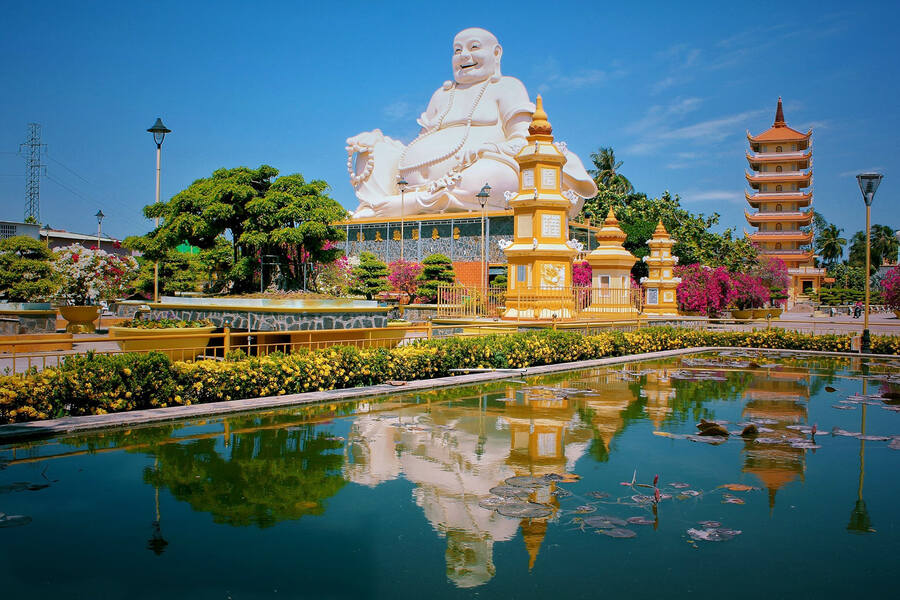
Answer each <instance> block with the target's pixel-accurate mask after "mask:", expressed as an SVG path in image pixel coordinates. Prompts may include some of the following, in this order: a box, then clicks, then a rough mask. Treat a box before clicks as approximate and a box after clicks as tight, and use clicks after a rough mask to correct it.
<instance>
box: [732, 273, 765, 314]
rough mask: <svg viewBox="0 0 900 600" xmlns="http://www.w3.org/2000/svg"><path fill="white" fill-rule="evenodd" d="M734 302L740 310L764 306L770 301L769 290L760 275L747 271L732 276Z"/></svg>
mask: <svg viewBox="0 0 900 600" xmlns="http://www.w3.org/2000/svg"><path fill="white" fill-rule="evenodd" d="M731 283H732V286H733V289H734V292H733V300H732V301H733V302H734V305H735V306H736V307H737V308H738V310H749V309H751V308H762V307H763V306H765V305H766V302H768V301H769V290H768V288H767V287H766V286H765V285H763V282H762V280H761V279H759V278H758V277H754V276H753V275H748V274H746V273H737V274H736V275H734V276H732V278H731Z"/></svg>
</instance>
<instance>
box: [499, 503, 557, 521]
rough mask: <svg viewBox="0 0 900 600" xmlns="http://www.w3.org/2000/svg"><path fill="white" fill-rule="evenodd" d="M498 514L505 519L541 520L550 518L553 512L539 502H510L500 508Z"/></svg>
mask: <svg viewBox="0 0 900 600" xmlns="http://www.w3.org/2000/svg"><path fill="white" fill-rule="evenodd" d="M497 512H498V513H500V514H501V515H503V516H504V517H513V518H515V519H539V518H541V517H548V516H550V514H551V513H552V512H553V511H552V510H550V508H549V507H547V506H544V505H543V504H538V503H537V502H510V503H508V504H504V505H502V506H499V507H498V508H497Z"/></svg>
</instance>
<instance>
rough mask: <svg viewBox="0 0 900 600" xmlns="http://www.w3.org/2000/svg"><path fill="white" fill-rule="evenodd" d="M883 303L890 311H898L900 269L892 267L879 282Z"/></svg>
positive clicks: (899, 302)
mask: <svg viewBox="0 0 900 600" xmlns="http://www.w3.org/2000/svg"><path fill="white" fill-rule="evenodd" d="M881 289H882V290H884V303H885V304H887V306H888V308H890V309H891V310H900V267H894V268H893V269H891V270H890V271H888V272H887V275H885V276H884V279H882V280H881Z"/></svg>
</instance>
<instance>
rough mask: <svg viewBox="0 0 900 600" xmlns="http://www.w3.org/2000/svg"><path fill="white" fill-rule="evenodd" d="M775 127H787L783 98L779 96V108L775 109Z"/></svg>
mask: <svg viewBox="0 0 900 600" xmlns="http://www.w3.org/2000/svg"><path fill="white" fill-rule="evenodd" d="M772 126H773V127H787V125H786V124H785V122H784V108H782V106H781V96H778V107H777V108H776V109H775V123H774V124H773V125H772Z"/></svg>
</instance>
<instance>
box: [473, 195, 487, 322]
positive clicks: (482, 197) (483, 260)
mask: <svg viewBox="0 0 900 600" xmlns="http://www.w3.org/2000/svg"><path fill="white" fill-rule="evenodd" d="M475 197H476V198H478V203H479V204H481V289H482V290H483V294H484V300H485V303H487V280H488V278H487V240H485V239H484V207H485V205H486V204H487V201H488V198H490V197H491V186H489V185H488V184H486V183H485V184H484V185H483V186H482V188H481V191H480V192H478V193H477V194H475ZM485 309H487V304H485Z"/></svg>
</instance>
